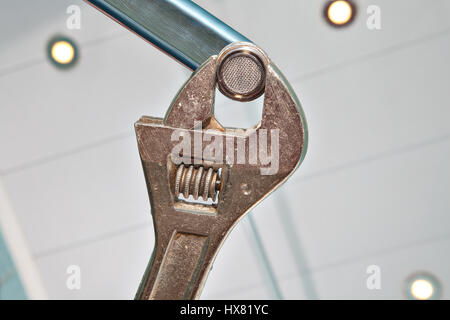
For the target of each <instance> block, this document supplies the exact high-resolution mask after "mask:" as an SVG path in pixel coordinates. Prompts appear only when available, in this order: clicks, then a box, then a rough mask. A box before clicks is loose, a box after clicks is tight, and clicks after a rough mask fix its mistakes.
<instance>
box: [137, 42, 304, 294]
mask: <svg viewBox="0 0 450 320" xmlns="http://www.w3.org/2000/svg"><path fill="white" fill-rule="evenodd" d="M217 85H218V86H219V89H220V91H222V92H223V93H224V94H225V95H227V96H228V97H230V98H232V99H236V100H242V101H248V100H251V99H254V98H256V97H258V96H259V95H261V94H262V93H264V107H263V111H262V119H261V121H260V122H259V124H258V125H257V126H256V127H254V128H251V129H232V128H230V129H229V128H224V127H222V125H220V123H219V122H218V121H217V120H216V119H215V117H214V97H215V89H216V86H217ZM135 128H136V136H137V142H138V147H139V153H140V156H141V160H142V164H143V168H144V173H145V178H146V182H147V188H148V192H149V197H150V203H151V209H152V215H153V223H154V228H155V248H154V251H153V255H152V258H151V260H150V263H149V265H148V267H147V270H146V272H145V274H144V277H143V279H142V282H141V285H140V287H139V290H138V292H137V294H136V298H137V299H196V298H198V297H199V295H200V293H201V289H202V288H203V285H204V283H205V280H206V278H207V275H208V273H209V270H210V269H211V267H212V263H213V261H214V258H215V256H216V255H217V252H218V250H219V249H220V247H221V245H222V243H223V241H224V240H225V238H226V237H227V235H228V234H229V233H230V231H231V230H232V228H233V227H234V226H235V225H236V223H237V222H238V221H239V220H240V219H241V218H242V217H243V216H244V215H245V214H246V213H247V212H249V210H250V209H251V208H252V207H254V206H255V205H256V204H257V203H259V202H260V201H261V200H262V199H264V198H265V197H266V196H267V195H268V194H269V193H271V192H272V191H273V190H275V189H276V188H277V187H278V186H280V185H281V184H282V183H283V182H284V181H285V180H286V179H287V178H288V177H289V176H290V175H291V174H292V173H293V172H294V171H295V169H296V168H297V167H298V165H299V164H300V162H301V161H302V159H303V157H304V154H305V152H306V141H307V131H306V122H305V119H304V116H303V112H302V110H301V107H300V103H299V102H298V100H297V98H296V96H295V93H294V92H293V90H292V89H291V87H290V86H289V84H288V82H287V81H286V80H285V78H284V77H283V76H282V74H281V73H280V71H279V70H278V69H277V67H276V66H275V65H274V64H273V63H272V62H271V61H270V60H269V59H268V58H267V57H266V55H265V54H264V53H263V52H262V51H261V50H260V49H259V48H258V47H257V46H255V45H253V44H250V43H234V44H231V45H230V46H228V47H226V48H225V49H223V51H222V52H221V53H220V54H219V55H218V56H212V57H210V58H209V59H208V60H207V61H206V62H205V63H203V64H202V65H201V66H200V67H199V68H198V69H197V71H196V72H195V73H194V74H193V75H192V76H191V77H190V79H189V80H188V81H187V82H186V83H185V84H184V86H183V87H182V88H181V90H180V91H179V92H178V94H177V96H176V97H175V99H174V100H173V102H172V104H171V106H170V108H169V110H168V112H167V114H166V116H165V118H164V119H160V118H152V117H147V116H144V117H142V118H141V119H140V120H139V121H138V122H137V123H136V124H135ZM269 153H270V161H271V162H272V163H268V162H269V161H268V160H267V159H268V157H269V155H268V154H269ZM273 162H276V163H275V164H274V163H273ZM201 198H202V199H203V201H199V199H201Z"/></svg>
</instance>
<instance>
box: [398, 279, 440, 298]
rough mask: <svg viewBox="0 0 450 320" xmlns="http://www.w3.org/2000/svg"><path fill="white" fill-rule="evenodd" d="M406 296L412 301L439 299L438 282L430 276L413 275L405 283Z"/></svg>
mask: <svg viewBox="0 0 450 320" xmlns="http://www.w3.org/2000/svg"><path fill="white" fill-rule="evenodd" d="M406 294H407V296H408V298H410V299H413V300H434V299H439V295H440V286H439V282H438V280H437V279H436V278H435V277H434V276H432V275H431V274H428V273H423V274H415V275H413V276H411V277H409V278H408V280H407V282H406Z"/></svg>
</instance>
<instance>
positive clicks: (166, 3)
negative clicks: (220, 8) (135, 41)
mask: <svg viewBox="0 0 450 320" xmlns="http://www.w3.org/2000/svg"><path fill="white" fill-rule="evenodd" d="M85 1H86V2H88V3H89V4H91V5H93V6H94V7H96V8H97V9H99V10H100V11H103V12H104V13H105V14H107V15H108V16H110V17H111V18H113V19H114V20H116V21H117V22H119V23H120V24H122V25H123V26H125V27H126V28H128V29H129V30H131V31H132V32H134V33H136V34H138V35H139V36H140V37H142V38H144V39H145V40H147V41H148V42H150V43H151V44H153V45H154V46H155V47H157V48H159V49H160V50H161V51H163V52H165V53H166V54H168V55H169V56H171V57H173V58H174V59H176V60H178V61H179V62H181V63H182V64H183V65H185V66H186V67H188V68H189V69H191V70H195V69H197V67H198V66H200V65H201V64H202V63H203V62H204V61H206V59H208V58H209V57H210V56H212V55H215V54H218V53H219V52H220V51H221V50H222V49H223V48H224V47H225V46H227V45H228V44H230V43H232V42H236V41H246V42H250V40H249V39H247V38H246V37H244V36H243V35H241V34H240V33H238V32H237V31H235V30H234V29H232V28H231V27H230V26H228V25H226V24H225V23H223V22H222V21H220V20H219V19H217V18H216V17H214V16H213V15H212V14H210V13H209V12H208V11H206V10H204V9H203V8H201V7H200V6H198V5H196V4H195V3H194V2H192V1H189V0H85Z"/></svg>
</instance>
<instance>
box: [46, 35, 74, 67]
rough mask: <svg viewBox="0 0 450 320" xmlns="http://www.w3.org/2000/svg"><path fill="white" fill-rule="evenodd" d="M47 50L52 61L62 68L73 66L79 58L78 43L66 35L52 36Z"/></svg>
mask: <svg viewBox="0 0 450 320" xmlns="http://www.w3.org/2000/svg"><path fill="white" fill-rule="evenodd" d="M47 51H48V57H49V59H50V61H51V62H52V63H53V64H54V65H56V66H58V67H61V68H68V67H71V66H73V65H74V64H75V62H76V61H77V59H78V52H77V47H76V45H75V44H74V42H73V41H72V40H70V39H68V38H65V37H55V38H52V39H51V40H50V41H49V43H48V48H47Z"/></svg>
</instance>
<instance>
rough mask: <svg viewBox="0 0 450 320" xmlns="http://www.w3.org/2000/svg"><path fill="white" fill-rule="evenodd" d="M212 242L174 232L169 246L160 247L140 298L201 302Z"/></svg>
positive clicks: (153, 257)
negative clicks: (196, 300)
mask: <svg viewBox="0 0 450 320" xmlns="http://www.w3.org/2000/svg"><path fill="white" fill-rule="evenodd" d="M209 240H210V239H209V237H208V236H201V235H196V234H192V233H184V232H177V231H174V232H173V234H172V237H171V238H170V240H169V241H168V243H167V245H164V246H158V244H156V247H155V250H154V253H153V256H152V259H151V261H150V264H149V266H148V268H147V271H146V274H145V275H144V278H143V280H142V282H141V286H140V288H139V290H138V292H137V294H136V299H139V300H179V299H183V300H187V299H197V298H198V297H199V295H200V292H201V289H202V287H203V284H204V282H205V280H206V277H207V275H208V273H209V270H210V265H211V263H210V259H208V255H209V254H210V251H211V248H210V246H209V244H210V241H209ZM208 251H209V252H208Z"/></svg>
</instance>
